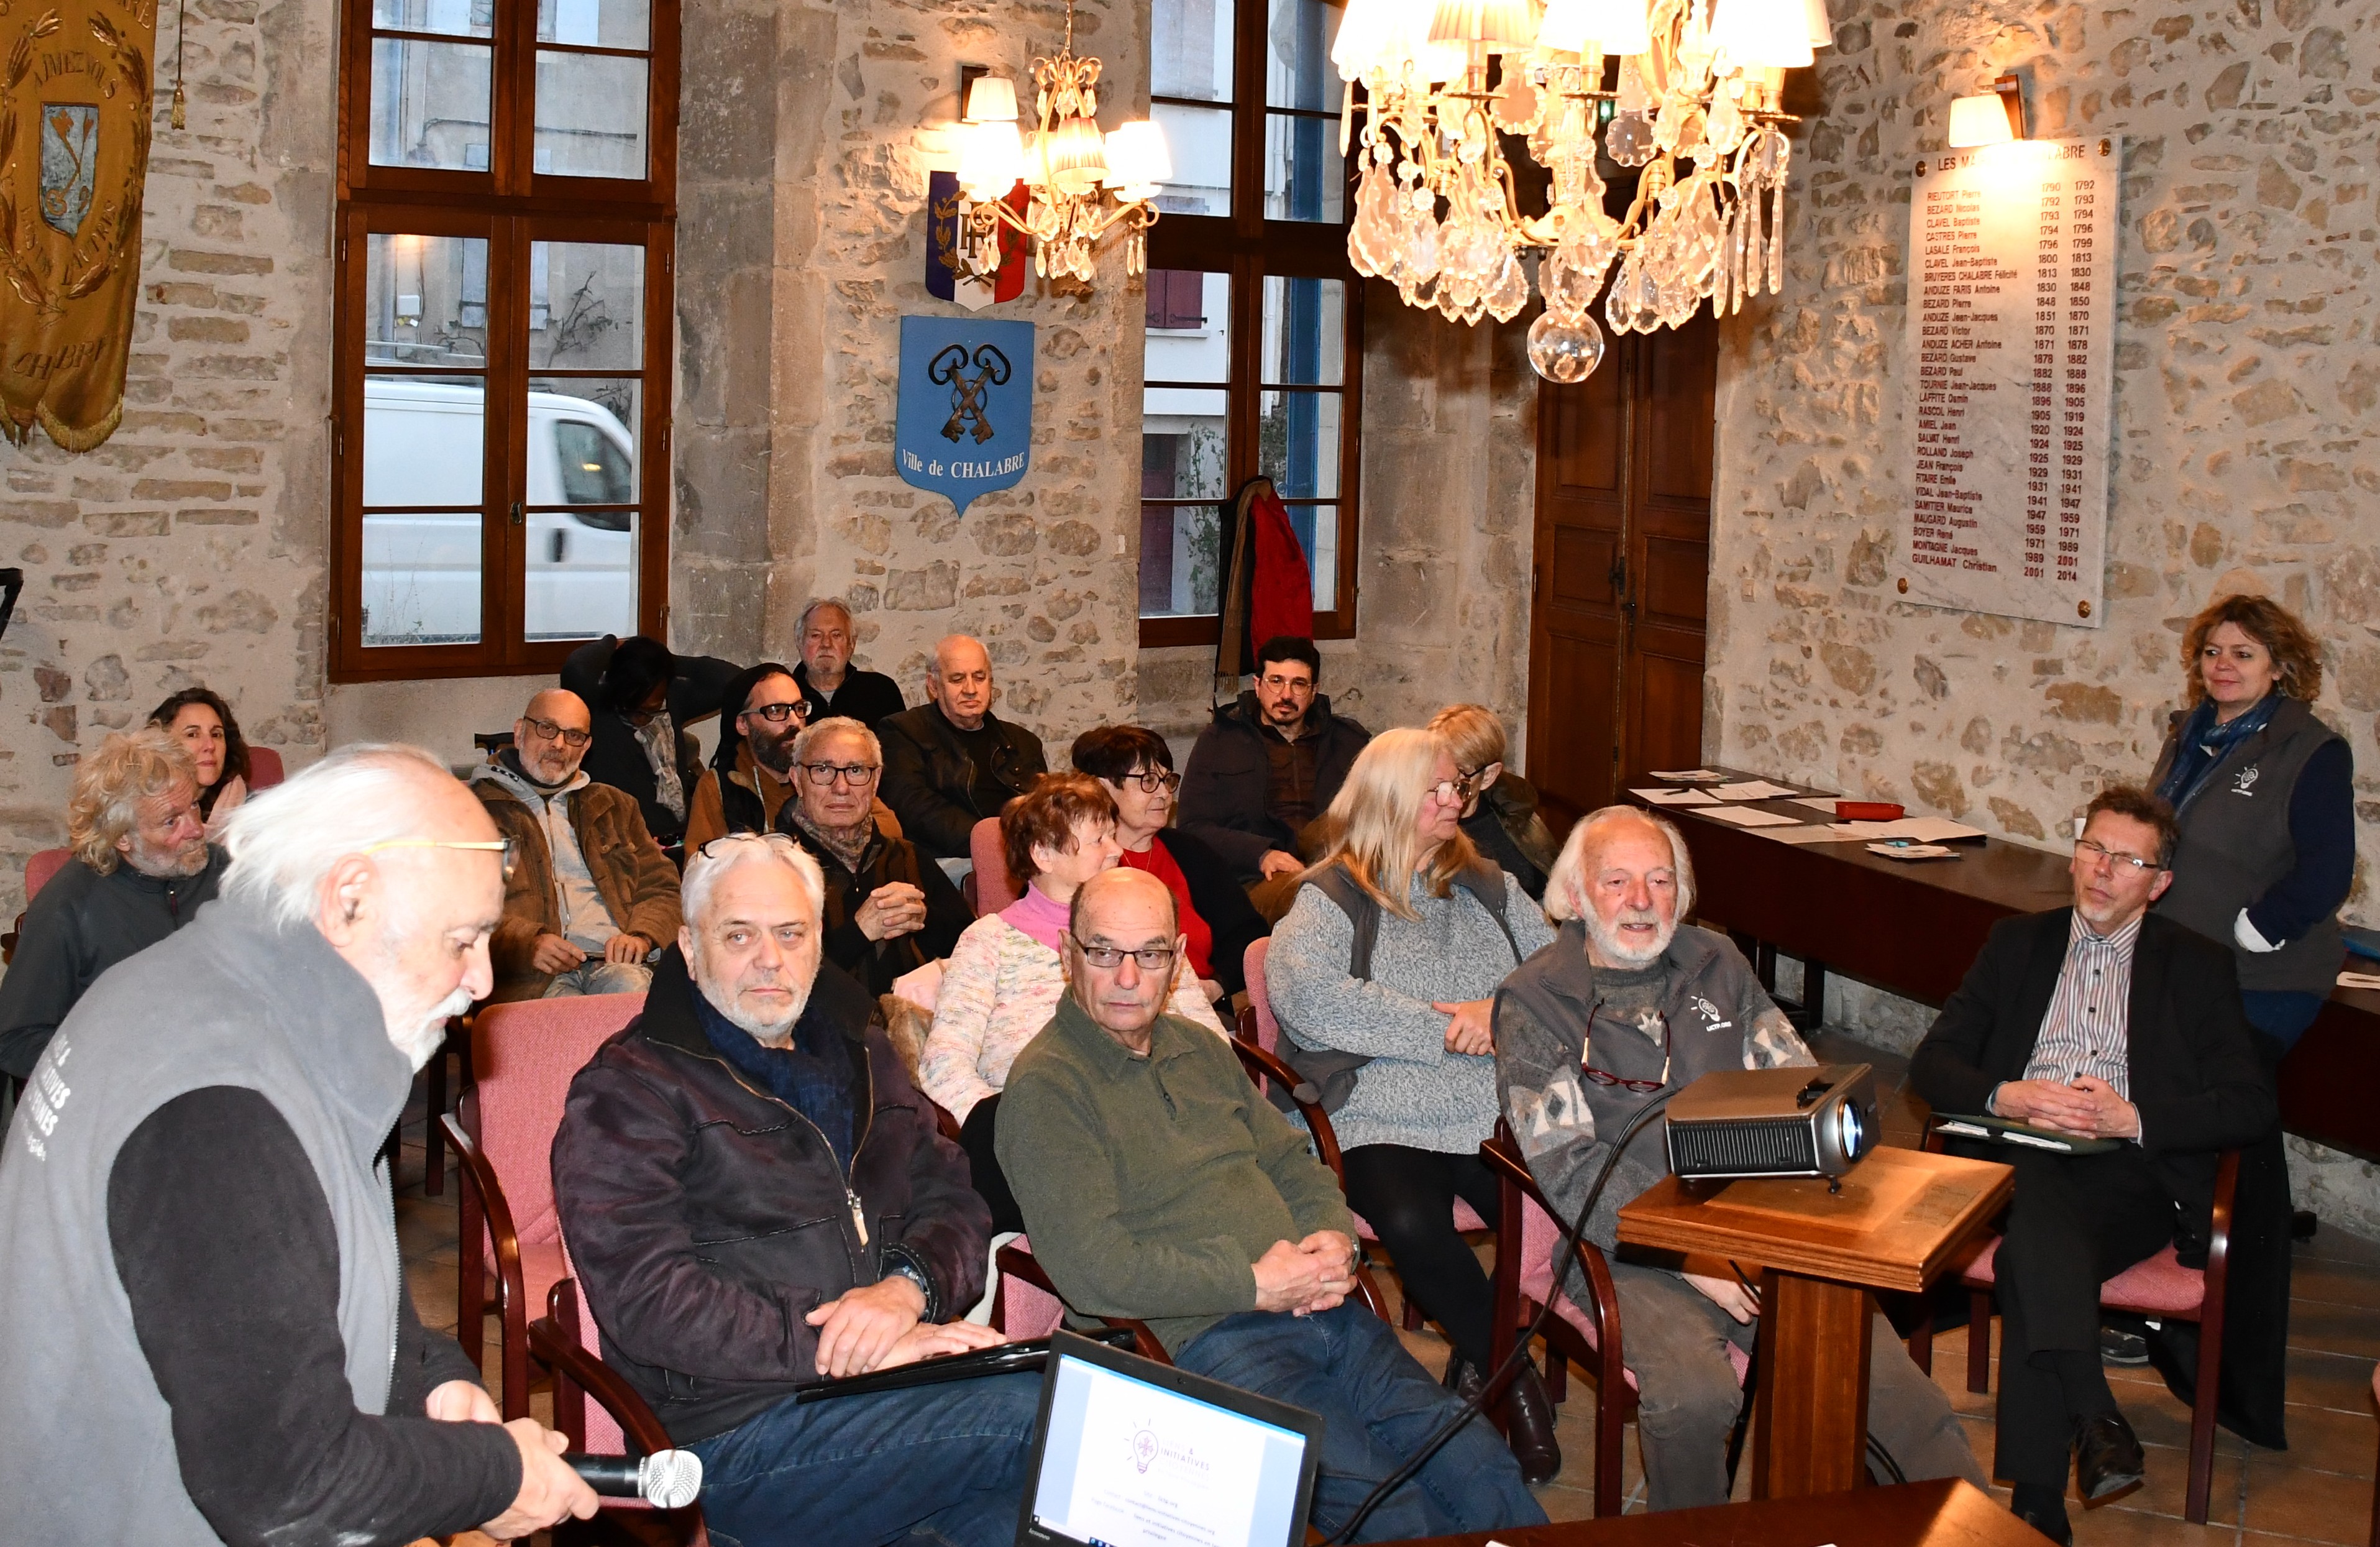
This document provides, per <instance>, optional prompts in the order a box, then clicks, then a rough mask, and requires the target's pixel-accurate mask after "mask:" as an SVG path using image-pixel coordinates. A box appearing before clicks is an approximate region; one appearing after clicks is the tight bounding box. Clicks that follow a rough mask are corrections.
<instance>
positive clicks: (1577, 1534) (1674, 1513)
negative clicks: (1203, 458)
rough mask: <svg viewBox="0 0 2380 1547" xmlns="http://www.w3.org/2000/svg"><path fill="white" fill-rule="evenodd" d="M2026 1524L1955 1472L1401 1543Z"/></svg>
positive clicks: (1798, 1538)
mask: <svg viewBox="0 0 2380 1547" xmlns="http://www.w3.org/2000/svg"><path fill="white" fill-rule="evenodd" d="M2042 1540H2043V1539H2042V1537H2041V1535H2040V1534H2039V1533H2038V1532H2036V1531H2035V1530H2034V1529H2033V1528H2032V1527H2031V1526H2028V1525H2026V1524H2025V1523H2024V1522H2023V1521H2022V1520H2019V1519H2018V1518H2017V1517H2015V1516H2013V1515H2010V1513H2009V1512H2008V1511H2007V1510H2006V1509H2005V1508H2003V1507H2002V1506H2001V1505H1999V1504H1997V1503H1995V1502H1993V1499H1992V1497H1991V1495H1990V1494H1988V1493H1985V1492H1983V1491H1982V1490H1980V1489H1978V1488H1976V1487H1975V1486H1974V1485H1973V1484H1972V1483H1969V1482H1967V1481H1965V1480H1961V1479H1959V1478H1955V1477H1953V1478H1942V1479H1938V1480H1935V1481H1932V1482H1912V1483H1907V1484H1904V1485H1901V1486H1900V1487H1894V1488H1863V1489H1861V1490H1860V1491H1859V1492H1856V1493H1827V1494H1823V1495H1819V1496H1816V1497H1813V1498H1806V1499H1795V1500H1793V1501H1792V1502H1791V1503H1784V1502H1777V1503H1767V1504H1713V1505H1711V1506H1709V1507H1708V1508H1705V1509H1678V1510H1671V1511H1670V1512H1669V1513H1668V1514H1665V1515H1618V1516H1612V1517H1607V1518H1604V1519H1600V1520H1563V1521H1560V1522H1557V1523H1556V1524H1553V1525H1550V1526H1520V1527H1514V1528H1510V1529H1503V1530H1498V1531H1477V1532H1474V1533H1473V1534H1471V1535H1469V1536H1439V1537H1431V1538H1427V1540H1426V1541H1421V1542H1415V1543H1410V1544H1408V1547H1487V1544H1488V1542H1490V1541H1500V1542H1503V1543H1505V1544H1506V1547H1679V1544H1680V1543H1693V1544H1699V1547H1815V1544H1816V1543H1818V1542H1822V1541H1823V1542H1841V1543H1842V1544H1843V1547H2041V1544H2042Z"/></svg>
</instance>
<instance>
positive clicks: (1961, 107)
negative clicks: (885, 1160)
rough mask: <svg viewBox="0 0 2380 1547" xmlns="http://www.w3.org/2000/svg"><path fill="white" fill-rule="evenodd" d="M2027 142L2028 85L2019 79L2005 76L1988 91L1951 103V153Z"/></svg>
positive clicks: (1952, 100)
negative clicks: (1978, 146) (2026, 102)
mask: <svg viewBox="0 0 2380 1547" xmlns="http://www.w3.org/2000/svg"><path fill="white" fill-rule="evenodd" d="M2024 138H2025V132H2024V82H2023V81H2022V80H2021V79H2018V78H2017V77H2015V76H2013V75H2004V76H2001V77H2000V78H1999V79H1997V80H1995V81H1993V82H1992V89H1991V90H1990V91H1983V92H1979V93H1977V94H1976V95H1974V96H1972V97H1954V98H1952V99H1951V101H1950V149H1952V150H1954V151H1963V150H1966V149H1968V148H1969V147H1971V146H1975V145H2004V144H2006V143H2008V142H2009V141H2010V140H2022V139H2024Z"/></svg>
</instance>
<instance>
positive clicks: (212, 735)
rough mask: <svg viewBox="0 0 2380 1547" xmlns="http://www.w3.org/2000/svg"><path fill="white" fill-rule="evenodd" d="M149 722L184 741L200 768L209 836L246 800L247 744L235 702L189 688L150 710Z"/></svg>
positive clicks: (203, 813)
mask: <svg viewBox="0 0 2380 1547" xmlns="http://www.w3.org/2000/svg"><path fill="white" fill-rule="evenodd" d="M149 723H150V724H151V725H155V726H156V727H157V728H158V729H160V730H162V731H164V733H165V734H166V735H168V736H170V737H174V738H175V739H176V740H177V741H179V742H181V744H182V745H183V747H184V748H185V749H188V752H189V754H190V761H191V762H193V763H195V764H196V765H197V766H198V770H199V820H200V821H201V822H205V823H206V824H207V835H208V836H209V837H211V838H212V837H213V836H214V835H215V834H216V833H218V832H219V831H221V829H222V824H223V819H224V818H225V817H227V816H229V815H230V814H231V812H232V809H233V808H234V807H236V806H237V805H238V804H239V803H240V802H241V801H243V800H245V799H247V798H248V777H249V772H250V770H249V759H248V743H247V742H246V741H245V740H243V739H242V738H241V737H240V734H239V722H238V721H237V720H235V719H233V718H232V713H231V705H229V704H227V703H225V702H224V700H223V698H222V696H221V695H220V694H218V693H216V692H215V691H214V690H213V689H212V688H183V689H182V690H181V691H180V692H178V693H176V694H175V695H174V696H173V697H172V698H170V699H167V700H165V701H164V703H161V704H159V705H158V706H157V707H156V708H155V709H152V710H151V711H150V712H149Z"/></svg>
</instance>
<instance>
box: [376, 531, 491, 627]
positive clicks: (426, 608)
mask: <svg viewBox="0 0 2380 1547" xmlns="http://www.w3.org/2000/svg"><path fill="white" fill-rule="evenodd" d="M363 550H364V553H363V559H364V564H363V579H364V589H363V605H364V616H363V641H364V643H365V644H367V645H423V644H470V643H474V642H476V641H477V640H479V638H480V518H479V517H478V516H477V515H460V516H457V515H443V516H431V515H417V514H412V513H392V514H386V515H377V516H367V517H365V518H364V542H363Z"/></svg>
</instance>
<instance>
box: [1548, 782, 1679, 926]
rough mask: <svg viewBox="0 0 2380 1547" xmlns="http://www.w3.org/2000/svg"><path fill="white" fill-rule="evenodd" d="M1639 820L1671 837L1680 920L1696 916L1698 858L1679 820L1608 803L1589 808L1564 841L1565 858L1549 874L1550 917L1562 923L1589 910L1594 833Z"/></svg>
mask: <svg viewBox="0 0 2380 1547" xmlns="http://www.w3.org/2000/svg"><path fill="white" fill-rule="evenodd" d="M1622 821H1626V822H1643V823H1645V825H1646V826H1648V827H1652V828H1654V829H1655V830H1657V831H1658V832H1659V833H1660V834H1661V835H1662V836H1663V837H1665V838H1667V839H1669V840H1670V868H1671V869H1672V870H1674V871H1677V872H1678V920H1679V922H1681V923H1682V922H1684V921H1685V920H1687V919H1690V918H1692V917H1693V916H1694V857H1693V856H1692V855H1690V854H1688V853H1687V852H1686V839H1685V835H1684V834H1682V833H1680V832H1679V831H1678V826H1677V823H1675V822H1671V821H1670V820H1669V819H1668V818H1667V817H1664V816H1660V815H1658V814H1656V813H1654V812H1652V811H1648V810H1644V809H1643V808H1642V807H1637V806H1606V807H1604V808H1603V809H1602V810H1595V811H1589V812H1588V813H1587V814H1586V815H1585V816H1583V817H1581V818H1579V819H1578V825H1577V826H1575V827H1573V828H1572V829H1571V830H1570V837H1569V839H1568V840H1567V841H1566V842H1564V843H1563V845H1562V851H1561V857H1560V859H1556V860H1555V861H1554V868H1553V872H1552V873H1551V874H1550V875H1548V876H1547V877H1546V916H1547V917H1548V918H1549V919H1552V920H1554V921H1555V922H1557V923H1559V922H1560V921H1561V920H1565V919H1576V918H1580V917H1582V916H1583V915H1584V913H1585V908H1584V907H1583V906H1582V905H1583V904H1584V902H1585V897H1586V853H1587V850H1588V848H1589V847H1592V845H1593V840H1592V838H1591V837H1590V834H1593V833H1594V831H1595V830H1596V829H1597V828H1598V827H1609V826H1610V825H1611V824H1612V823H1613V822H1622Z"/></svg>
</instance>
